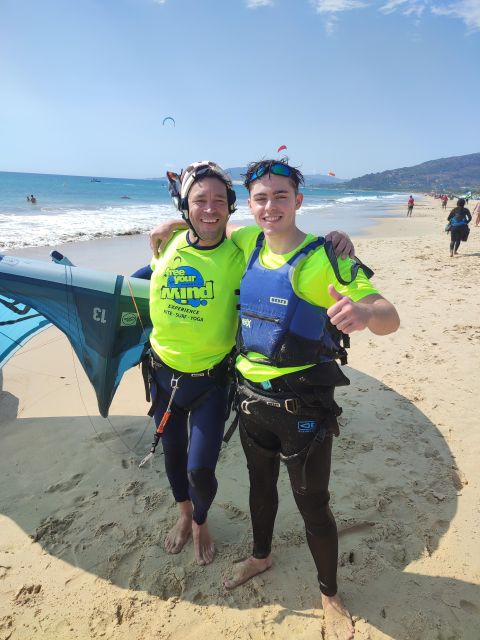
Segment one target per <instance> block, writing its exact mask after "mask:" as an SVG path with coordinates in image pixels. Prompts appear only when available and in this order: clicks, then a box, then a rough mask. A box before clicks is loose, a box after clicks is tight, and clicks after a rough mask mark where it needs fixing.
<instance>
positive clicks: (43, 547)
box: [0, 197, 480, 640]
mask: <svg viewBox="0 0 480 640" xmlns="http://www.w3.org/2000/svg"><path fill="white" fill-rule="evenodd" d="M470 208H471V209H473V207H470ZM446 215H447V214H446V213H445V211H443V210H442V209H441V204H440V201H439V200H434V199H432V198H428V197H425V198H423V199H421V200H418V201H417V204H416V206H415V208H414V211H413V217H412V218H406V206H405V209H402V210H401V211H397V212H395V211H393V212H391V213H390V214H389V216H388V217H386V218H382V219H378V220H377V221H376V224H375V225H374V226H372V227H369V228H368V230H367V232H366V234H365V235H363V236H361V237H359V238H357V239H356V240H355V244H356V252H357V255H358V256H360V257H361V258H362V260H363V261H364V262H365V263H366V264H368V265H369V266H370V267H372V268H373V269H374V271H375V276H374V282H375V284H376V285H377V286H378V288H379V289H380V291H381V292H382V293H383V294H384V295H385V297H387V298H388V299H389V300H391V301H392V302H393V303H394V304H395V305H396V306H397V309H398V311H399V314H400V317H401V321H402V325H401V328H400V329H399V331H398V332H397V333H395V334H393V335H391V336H387V337H383V338H380V337H376V336H374V335H373V334H371V333H369V332H363V333H357V334H354V335H353V336H352V348H351V350H350V355H349V365H348V367H347V371H346V373H347V375H348V376H349V377H350V379H351V385H350V387H346V388H341V389H340V390H339V391H338V393H337V401H338V403H339V404H340V405H341V406H342V407H343V410H344V412H343V416H342V418H341V435H340V437H339V438H338V439H336V440H335V442H334V457H333V472H332V479H331V483H330V489H331V494H332V502H331V506H332V510H333V512H334V513H335V516H336V518H337V524H338V528H339V532H340V566H339V583H340V589H341V592H342V594H343V596H344V599H345V602H346V604H347V607H348V609H349V610H350V612H351V613H352V615H353V616H354V619H355V628H356V634H355V638H356V639H357V640H367V639H370V640H384V639H387V638H392V639H394V640H479V638H480V555H479V553H478V546H479V531H480V509H479V507H480V504H479V503H480V499H479V495H480V494H479V488H480V486H479V485H480V472H479V463H478V454H479V451H480V430H479V429H478V423H479V418H478V408H477V409H476V408H475V407H476V400H475V398H476V397H477V398H478V395H479V393H480V386H479V383H478V372H479V363H480V298H479V291H480V270H479V268H478V265H479V259H480V228H475V227H474V226H473V225H472V228H471V233H470V238H469V240H468V242H467V243H462V245H461V247H460V255H459V256H457V257H455V258H450V257H449V235H448V234H446V233H444V231H443V230H444V226H445V223H446ZM328 230H329V229H317V231H318V232H320V233H324V232H326V231H328ZM63 249H64V251H65V253H66V254H67V255H68V256H69V257H70V259H72V261H73V262H74V263H76V264H78V265H80V266H85V267H87V266H92V265H94V266H95V267H96V268H99V269H103V270H108V271H117V272H119V273H125V274H128V273H131V272H132V271H133V270H134V269H136V268H137V267H139V266H141V265H143V264H146V263H147V262H148V260H149V250H148V244H147V240H146V238H145V237H144V236H133V237H121V238H117V239H115V240H102V241H96V242H88V243H79V244H71V245H66V246H65V247H63ZM60 250H62V248H60ZM22 253H23V254H28V255H30V256H32V257H38V258H42V259H45V260H47V259H48V248H46V247H45V248H42V249H35V250H33V249H32V250H28V251H27V250H26V251H23V252H22ZM147 410H148V405H147V404H146V402H145V399H144V391H143V382H142V379H141V376H140V373H139V371H138V369H133V370H130V371H129V372H128V373H127V375H126V376H125V378H124V380H123V381H122V383H121V385H120V388H119V390H118V392H117V395H116V397H115V399H114V402H113V404H112V408H111V412H110V417H109V419H108V420H104V419H102V418H100V417H99V416H98V411H97V408H96V402H95V397H94V393H93V391H92V389H91V388H90V386H89V383H88V381H87V380H86V377H85V375H84V373H83V371H82V370H81V368H80V366H79V364H78V363H77V362H76V359H75V357H74V355H73V353H72V349H71V347H70V345H69V344H68V342H67V340H66V339H65V338H64V337H63V335H62V334H61V333H60V332H58V331H57V330H56V329H54V328H50V329H48V330H46V331H44V332H43V333H41V334H40V335H38V336H37V337H36V338H34V339H33V340H31V341H30V342H28V343H27V345H26V346H25V347H24V348H23V349H22V350H20V351H19V352H18V353H17V354H16V355H15V356H14V357H13V358H12V359H11V360H10V361H9V362H8V363H7V365H6V366H5V367H4V369H3V370H2V371H1V372H0V432H1V447H0V463H1V464H0V640H31V639H33V638H34V639H35V640H37V639H38V640H44V639H52V640H53V639H55V640H63V639H65V640H67V639H72V640H73V639H90V638H92V639H94V638H102V639H110V638H112V639H115V640H117V639H118V640H122V639H125V640H126V639H128V640H149V639H153V638H158V639H161V640H167V639H168V640H203V639H204V638H209V639H212V640H213V639H215V640H216V639H217V638H218V639H220V638H225V639H227V640H244V639H245V640H248V639H250V640H260V639H262V640H263V639H271V640H291V639H292V638H295V639H298V640H307V639H314V638H315V639H320V638H322V637H323V635H322V629H323V614H322V610H321V609H319V608H317V607H318V604H319V591H318V584H317V582H316V575H315V570H314V565H313V561H312V560H311V557H310V554H309V551H308V548H307V546H306V543H305V534H304V530H303V527H302V522H301V518H300V516H299V514H298V512H297V510H296V507H295V505H294V501H293V498H292V496H291V494H290V487H289V483H288V478H287V474H286V470H285V469H282V471H281V474H280V475H281V477H280V481H279V493H280V509H279V513H278V517H277V523H276V529H275V536H274V549H273V557H274V566H273V568H272V569H271V570H270V571H268V572H266V573H264V574H262V575H261V576H258V577H257V578H254V579H253V580H251V581H250V582H249V583H247V584H246V585H244V586H242V587H239V588H238V589H236V590H234V591H232V592H226V591H225V590H224V589H223V587H222V575H223V574H224V572H225V571H227V570H228V569H229V567H230V566H231V564H232V562H233V561H235V560H236V559H240V558H243V557H245V556H246V555H248V554H249V551H250V543H251V536H250V521H249V513H248V479H247V471H246V467H245V462H244V457H243V452H242V450H241V446H240V442H239V438H238V433H236V434H235V436H234V437H233V439H232V440H231V441H230V443H229V444H228V446H225V448H224V449H223V451H222V453H221V457H220V462H219V465H218V468H217V476H218V479H219V491H218V494H217V497H216V499H215V502H214V505H213V507H212V510H211V512H210V515H209V522H210V527H211V529H212V531H213V533H214V535H215V540H216V543H217V546H218V555H217V557H216V559H215V561H214V562H213V564H211V565H209V566H206V567H199V566H198V565H196V563H195V561H194V557H193V548H192V544H191V543H189V544H187V546H186V547H185V549H184V550H183V551H182V552H181V553H180V554H178V555H175V556H172V555H168V554H166V553H165V551H164V550H163V538H164V536H165V534H166V532H167V530H168V529H169V527H171V526H172V524H173V522H174V521H175V518H176V506H175V503H174V501H173V499H172V497H171V494H170V491H169V487H168V484H167V481H166V477H165V473H164V469H163V459H162V456H161V453H158V454H157V455H156V457H155V459H154V461H153V463H151V464H149V466H146V467H144V468H142V469H139V468H138V462H139V460H140V459H141V458H142V457H143V455H144V454H145V453H146V452H147V451H148V448H149V444H150V442H151V439H152V434H153V425H152V422H151V421H150V420H149V418H148V417H147V416H146V411H147Z"/></svg>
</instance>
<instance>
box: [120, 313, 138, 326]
mask: <svg viewBox="0 0 480 640" xmlns="http://www.w3.org/2000/svg"><path fill="white" fill-rule="evenodd" d="M136 324H137V314H136V313H133V312H132V311H123V312H122V317H121V318H120V326H121V327H134V326H135V325H136Z"/></svg>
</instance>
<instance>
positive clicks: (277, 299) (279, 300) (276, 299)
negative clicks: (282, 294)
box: [270, 296, 288, 307]
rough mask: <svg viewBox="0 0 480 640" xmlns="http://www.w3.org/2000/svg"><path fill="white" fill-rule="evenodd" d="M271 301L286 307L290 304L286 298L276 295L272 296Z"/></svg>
mask: <svg viewBox="0 0 480 640" xmlns="http://www.w3.org/2000/svg"><path fill="white" fill-rule="evenodd" d="M270 302H271V303H272V304H281V305H283V306H284V307H286V306H287V305H288V300H286V299H285V298H275V297H274V296H270Z"/></svg>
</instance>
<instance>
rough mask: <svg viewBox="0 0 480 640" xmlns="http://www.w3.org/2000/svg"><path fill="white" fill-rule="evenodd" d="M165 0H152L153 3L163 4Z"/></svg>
mask: <svg viewBox="0 0 480 640" xmlns="http://www.w3.org/2000/svg"><path fill="white" fill-rule="evenodd" d="M166 1H167V0H153V3H154V4H165V3H166Z"/></svg>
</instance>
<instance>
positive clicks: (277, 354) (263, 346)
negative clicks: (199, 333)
mask: <svg viewBox="0 0 480 640" xmlns="http://www.w3.org/2000/svg"><path fill="white" fill-rule="evenodd" d="M263 240H264V234H263V233H260V234H259V236H258V239H257V243H256V246H255V249H254V251H253V253H252V255H251V256H250V260H249V262H248V265H247V268H246V271H245V274H244V276H243V279H242V281H241V284H240V304H239V307H240V324H239V335H238V348H239V350H240V353H242V355H244V356H247V354H248V352H250V351H254V352H256V353H261V354H262V356H263V357H262V358H261V360H260V361H261V362H266V363H268V364H271V365H273V366H277V367H295V366H302V365H307V364H317V363H319V362H327V361H329V360H333V359H339V360H340V362H341V364H345V363H346V362H347V352H346V350H345V349H346V348H347V347H349V346H350V344H349V339H348V336H347V335H345V334H343V333H342V332H340V331H338V329H336V328H335V327H334V326H333V325H332V324H331V322H330V319H329V317H328V315H327V309H326V308H325V307H320V306H317V305H314V304H311V303H310V302H307V301H306V300H303V299H302V298H300V297H299V296H298V295H297V294H296V293H295V291H294V289H293V285H292V278H293V273H294V270H295V267H296V266H297V265H298V263H299V262H300V261H301V260H302V259H305V258H306V256H307V255H308V254H309V253H311V252H312V251H314V250H315V249H317V248H318V247H321V246H324V248H325V251H326V253H327V256H328V258H329V260H330V263H331V264H332V267H333V269H334V271H335V275H336V276H337V278H338V279H339V281H340V282H342V284H348V282H345V280H343V278H341V276H340V274H339V269H338V264H337V260H336V256H335V253H334V251H333V247H332V245H331V243H330V242H326V241H325V238H317V239H316V240H314V241H313V242H311V243H309V244H307V245H306V246H305V247H302V248H301V249H299V251H298V252H297V253H296V254H295V255H294V256H292V257H291V258H290V260H288V262H286V263H285V264H284V265H282V266H281V267H279V268H278V269H267V268H265V267H263V266H262V265H261V263H260V258H259V256H260V250H261V248H262V245H263ZM360 267H362V268H364V269H365V271H366V273H367V275H368V276H369V277H370V275H371V274H372V272H371V271H370V270H369V269H368V267H365V266H364V265H362V264H361V263H358V262H354V263H353V265H352V270H351V280H350V282H351V281H352V280H354V278H355V276H356V273H357V271H358V269H359V268H360ZM250 359H251V360H254V359H253V358H250ZM254 361H256V360H254Z"/></svg>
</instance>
